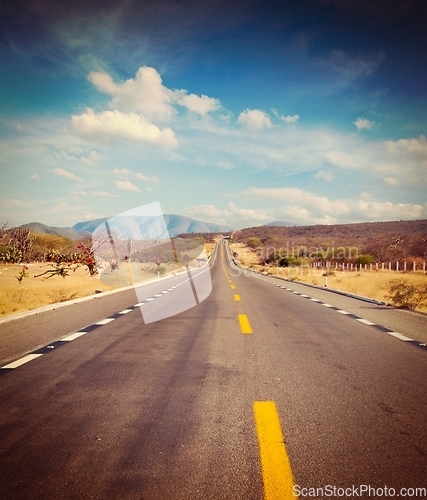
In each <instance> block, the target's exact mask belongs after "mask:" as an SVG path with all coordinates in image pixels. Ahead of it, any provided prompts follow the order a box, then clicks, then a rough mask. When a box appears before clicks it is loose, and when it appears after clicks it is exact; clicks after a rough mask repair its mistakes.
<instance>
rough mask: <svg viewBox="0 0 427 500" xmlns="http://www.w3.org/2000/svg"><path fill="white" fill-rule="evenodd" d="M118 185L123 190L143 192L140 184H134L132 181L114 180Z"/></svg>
mask: <svg viewBox="0 0 427 500" xmlns="http://www.w3.org/2000/svg"><path fill="white" fill-rule="evenodd" d="M114 183H115V185H116V187H117V188H118V189H121V190H122V191H134V192H135V193H139V192H141V190H140V189H139V187H138V186H135V184H132V183H131V182H130V181H114Z"/></svg>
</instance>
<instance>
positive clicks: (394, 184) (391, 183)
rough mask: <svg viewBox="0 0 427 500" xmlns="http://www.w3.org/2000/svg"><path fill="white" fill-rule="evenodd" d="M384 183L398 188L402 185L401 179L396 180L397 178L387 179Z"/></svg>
mask: <svg viewBox="0 0 427 500" xmlns="http://www.w3.org/2000/svg"><path fill="white" fill-rule="evenodd" d="M384 182H385V183H386V184H387V185H388V186H398V185H399V184H400V182H399V179H396V177H386V178H385V179H384Z"/></svg>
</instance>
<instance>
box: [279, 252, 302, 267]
mask: <svg viewBox="0 0 427 500" xmlns="http://www.w3.org/2000/svg"><path fill="white" fill-rule="evenodd" d="M277 263H278V265H279V267H290V266H300V265H301V259H297V258H296V257H292V255H286V256H284V257H281V258H280V259H279V260H278V262H277Z"/></svg>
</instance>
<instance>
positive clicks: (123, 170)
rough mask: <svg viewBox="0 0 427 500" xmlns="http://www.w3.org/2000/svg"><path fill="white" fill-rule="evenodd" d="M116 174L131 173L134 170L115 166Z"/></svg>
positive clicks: (114, 172) (114, 171)
mask: <svg viewBox="0 0 427 500" xmlns="http://www.w3.org/2000/svg"><path fill="white" fill-rule="evenodd" d="M113 174H114V175H130V174H133V172H132V170H128V169H127V168H121V169H120V170H119V169H118V168H115V169H114V170H113Z"/></svg>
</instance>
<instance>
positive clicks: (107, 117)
mask: <svg viewBox="0 0 427 500" xmlns="http://www.w3.org/2000/svg"><path fill="white" fill-rule="evenodd" d="M71 124H72V125H73V127H74V129H75V130H76V132H77V133H78V134H79V135H80V136H82V137H86V138H89V139H93V140H97V141H101V142H107V143H111V142H115V141H117V140H125V141H131V142H136V143H139V142H151V143H153V144H157V145H159V146H162V147H165V148H168V147H173V146H176V145H177V141H176V139H175V134H174V133H173V131H172V130H171V129H170V128H169V127H166V128H164V129H163V130H161V129H160V128H159V127H157V126H156V125H153V124H152V123H150V122H148V121H147V120H146V119H145V118H144V117H143V116H142V115H137V114H135V113H129V114H126V113H122V112H121V111H117V110H114V111H103V112H102V113H95V111H94V110H93V109H92V108H86V113H83V114H82V115H74V116H73V117H72V118H71Z"/></svg>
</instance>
